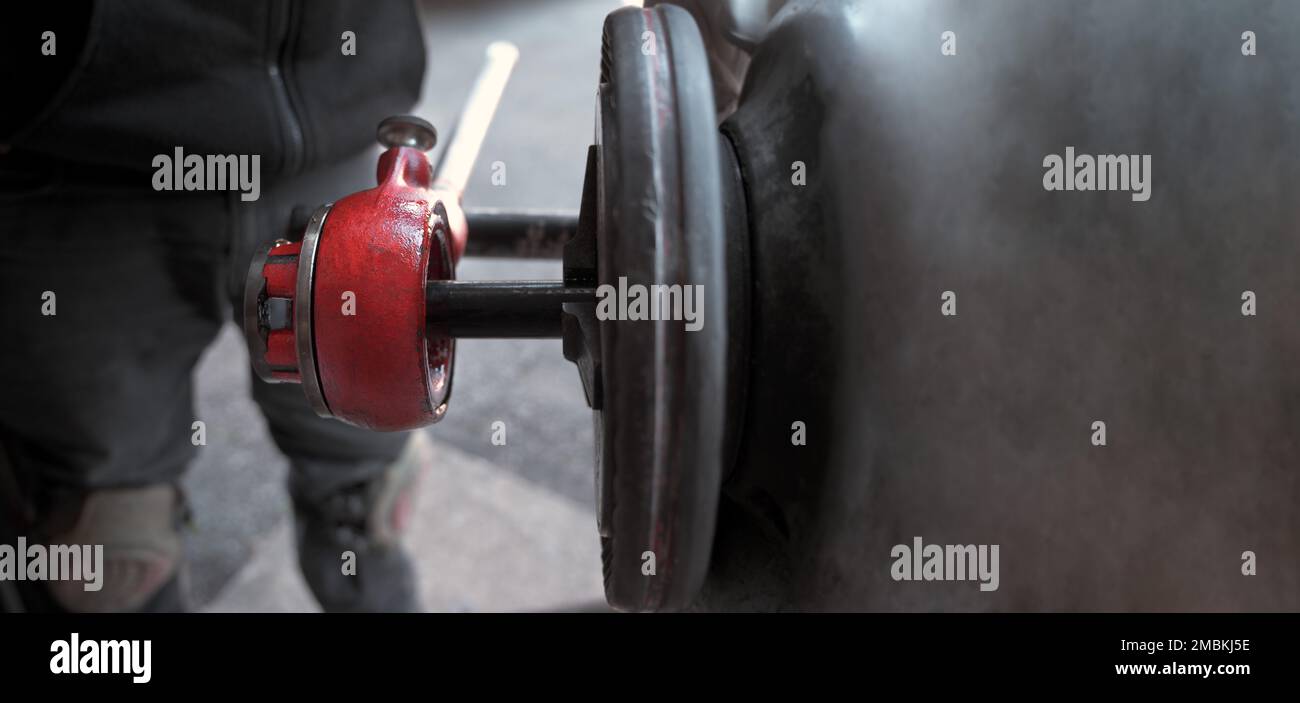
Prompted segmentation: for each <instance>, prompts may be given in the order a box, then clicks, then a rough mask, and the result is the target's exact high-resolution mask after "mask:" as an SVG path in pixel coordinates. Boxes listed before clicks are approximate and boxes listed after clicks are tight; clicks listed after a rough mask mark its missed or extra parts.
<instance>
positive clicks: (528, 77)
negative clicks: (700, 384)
mask: <svg viewBox="0 0 1300 703" xmlns="http://www.w3.org/2000/svg"><path fill="white" fill-rule="evenodd" d="M623 4H626V3H624V2H620V1H618V0H547V2H544V3H542V2H529V1H526V0H518V1H512V0H478V1H477V2H450V3H449V2H428V3H425V5H424V6H423V10H424V13H423V14H424V24H425V28H426V42H427V46H428V50H429V62H428V70H427V74H426V81H425V88H424V93H423V99H422V102H421V104H420V106H419V107H418V108H417V109H416V110H415V112H416V114H419V115H421V116H423V117H425V118H426V119H428V120H430V121H431V122H432V123H433V124H434V125H435V126H437V127H438V128H439V131H440V132H442V133H444V134H446V133H447V132H448V130H449V129H450V127H451V125H452V123H453V122H454V118H455V116H456V114H457V113H458V111H459V109H460V106H461V105H462V103H463V102H464V100H465V97H466V95H467V94H468V92H469V88H470V85H471V83H472V81H473V78H474V75H475V74H476V72H477V70H478V67H479V65H480V61H481V57H482V52H483V49H484V48H485V47H486V46H487V44H488V43H489V42H491V41H494V40H498V39H504V40H508V41H511V42H514V43H515V44H516V45H518V46H519V49H520V61H519V65H518V67H517V68H516V70H515V74H514V77H513V78H512V80H511V83H510V85H509V87H508V88H507V90H506V93H505V96H504V99H503V102H502V104H501V108H500V110H499V112H498V115H497V119H496V121H495V123H494V124H493V126H492V129H491V131H490V132H489V134H488V137H487V141H486V143H485V144H484V146H483V151H482V153H481V154H480V156H479V162H478V168H477V169H476V171H475V174H474V176H473V178H472V182H471V184H470V186H469V188H468V190H467V193H466V198H465V203H466V205H469V206H497V207H516V208H552V209H556V208H558V209H573V210H576V209H577V207H578V204H579V198H580V195H581V186H582V177H583V165H584V160H585V153H586V148H587V145H588V144H590V143H591V141H592V129H593V114H594V113H593V110H594V104H595V89H596V77H597V74H598V69H599V47H600V33H601V25H602V22H603V19H604V16H605V14H606V13H607V12H609V11H610V10H613V9H615V8H617V7H619V6H621V5H623ZM495 161H500V162H502V163H504V164H505V166H506V176H507V177H506V183H505V185H502V186H494V185H492V184H491V181H490V175H491V168H490V165H491V164H492V163H493V162H495ZM471 236H472V234H471ZM560 274H561V271H560V265H559V263H558V262H520V261H478V260H470V261H466V262H464V263H463V264H462V266H461V267H460V269H459V271H458V277H459V278H462V279H488V278H559V277H560ZM455 373H456V377H455V393H454V395H453V398H452V402H451V407H450V411H449V414H448V416H447V418H446V419H445V420H444V421H443V422H441V423H439V424H438V425H436V426H434V427H433V428H430V429H429V430H427V431H428V432H430V434H431V436H432V437H433V438H434V439H435V441H436V443H437V445H438V447H439V461H438V466H437V467H436V468H435V470H434V472H433V473H432V474H431V475H430V476H429V478H428V480H427V481H426V482H425V483H424V485H423V487H422V492H421V495H420V498H419V501H418V505H419V506H420V509H419V514H418V517H417V518H416V520H415V529H414V530H413V534H412V536H411V546H412V549H413V550H414V552H415V553H416V554H417V555H418V556H419V558H420V574H421V577H422V588H423V591H422V592H423V594H424V596H425V600H426V606H427V607H428V608H430V609H433V610H521V609H557V608H560V609H562V608H567V607H581V606H586V607H590V606H591V604H592V603H593V602H598V601H599V600H600V599H601V590H600V559H599V551H598V543H597V537H596V525H595V516H594V488H593V467H592V452H593V447H592V430H591V414H590V411H589V410H588V409H587V407H586V404H585V402H584V400H583V395H582V387H581V384H580V382H579V380H578V375H577V371H576V369H575V367H574V366H573V365H572V364H570V363H569V362H567V361H565V360H564V358H563V356H562V355H561V352H560V343H559V341H558V340H538V341H479V340H471V341H465V342H462V343H461V344H460V345H458V354H457V359H456V371H455ZM195 380H196V383H197V388H198V398H199V400H198V404H199V408H198V410H199V415H198V416H199V417H202V418H205V420H206V421H207V426H208V444H207V446H206V447H205V448H204V449H203V451H202V453H201V454H200V457H199V460H198V462H197V464H196V465H195V466H194V467H192V469H191V471H190V473H189V475H188V476H187V479H186V485H187V488H188V491H189V494H190V497H191V500H192V503H193V507H194V510H195V523H194V529H193V531H192V532H191V534H190V537H189V540H188V556H189V559H190V567H189V569H190V570H189V577H188V589H189V592H190V594H191V597H192V599H193V600H194V601H195V602H196V604H198V605H200V606H205V607H207V608H208V609H211V610H222V611H266V610H295V611H296V610H312V609H314V604H313V603H312V602H311V598H310V596H309V595H308V594H307V592H306V591H305V587H304V586H303V584H302V582H301V579H300V578H299V577H298V575H297V573H296V564H295V561H294V557H293V551H292V544H291V540H290V537H289V535H290V532H289V523H288V522H287V516H288V497H287V494H286V493H285V490H284V488H283V480H284V477H285V473H286V470H287V468H286V462H285V460H284V459H283V457H281V456H280V455H279V454H278V453H277V452H276V450H275V448H274V447H273V446H272V444H271V442H270V439H269V437H268V435H267V432H266V427H265V423H264V422H263V420H262V419H261V416H260V415H259V414H258V413H257V410H256V408H255V406H254V405H253V403H252V401H251V399H250V398H249V395H248V367H247V353H246V351H245V350H244V348H243V343H242V339H241V338H240V335H239V333H238V332H237V331H236V330H235V329H234V327H233V326H231V327H228V328H227V329H226V330H225V331H224V332H223V334H222V335H221V337H220V338H219V340H218V341H217V343H216V344H215V345H214V346H213V347H212V348H211V349H209V350H208V353H207V354H206V355H205V357H204V359H203V361H202V362H201V364H200V366H199V368H198V369H197V371H196V373H195ZM497 420H501V421H503V422H505V423H506V427H507V444H506V445H505V446H495V445H493V444H492V443H491V441H490V439H491V433H492V424H493V422H495V421H497Z"/></svg>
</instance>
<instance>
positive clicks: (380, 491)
mask: <svg viewBox="0 0 1300 703" xmlns="http://www.w3.org/2000/svg"><path fill="white" fill-rule="evenodd" d="M432 463H433V446H432V444H431V442H430V440H429V438H428V436H427V435H425V434H424V433H422V432H415V433H413V434H412V435H411V439H410V440H409V442H408V443H407V445H406V448H405V450H403V452H402V455H401V456H400V457H398V459H397V460H396V461H394V462H393V463H391V464H389V465H387V466H386V467H385V468H384V470H383V471H381V472H379V473H377V474H376V475H374V476H373V477H371V478H369V479H367V480H362V481H357V482H352V483H348V484H344V485H343V486H341V487H339V488H336V489H333V490H330V491H329V492H327V493H325V494H323V495H318V496H308V495H307V493H308V491H307V490H303V489H300V488H299V489H295V490H294V491H293V493H294V496H293V499H294V513H295V517H296V523H297V532H298V564H299V566H300V567H301V568H302V573H303V576H304V577H305V578H306V580H307V584H308V585H309V586H310V587H311V590H312V593H314V594H315V596H316V600H317V601H319V602H320V605H321V608H322V609H324V610H325V611H326V612H384V613H390V612H402V613H409V612H419V611H420V610H421V607H420V602H419V596H418V591H417V588H416V578H415V569H414V566H413V564H412V562H411V558H410V556H409V555H408V554H407V552H406V550H405V549H404V548H403V546H402V544H401V537H402V535H403V534H404V533H405V531H406V528H407V525H408V523H409V520H410V515H411V510H412V508H413V505H412V501H413V500H414V498H415V492H416V491H415V489H416V486H417V485H418V482H419V480H420V478H421V476H422V475H423V474H424V472H425V471H427V470H428V468H429V467H430V466H431V465H432Z"/></svg>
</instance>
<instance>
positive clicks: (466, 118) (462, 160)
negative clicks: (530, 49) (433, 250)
mask: <svg viewBox="0 0 1300 703" xmlns="http://www.w3.org/2000/svg"><path fill="white" fill-rule="evenodd" d="M518 60H519V49H517V48H515V45H514V44H511V43H509V42H493V43H492V44H491V45H490V46H488V48H487V62H486V63H485V64H483V70H482V71H480V72H479V74H478V79H477V80H475V81H474V87H473V88H472V89H471V90H470V94H469V101H468V102H466V104H465V110H464V111H463V112H461V113H460V119H459V121H457V122H456V126H455V128H454V129H453V131H452V134H451V139H450V140H449V141H448V142H447V147H446V148H445V149H443V151H442V156H440V157H439V158H438V165H437V166H435V167H434V169H433V187H434V188H436V189H441V190H449V191H451V192H453V193H456V194H457V195H461V194H463V193H464V192H465V185H466V184H467V183H469V175H470V172H472V171H473V170H474V161H475V160H477V159H478V151H479V148H480V147H482V146H483V138H484V137H486V136H487V130H488V126H489V125H491V124H492V116H493V115H494V114H496V111H497V105H499V104H500V103H501V94H502V93H503V92H505V89H506V82H507V81H509V80H510V72H511V71H513V70H514V67H515V62H516V61H518Z"/></svg>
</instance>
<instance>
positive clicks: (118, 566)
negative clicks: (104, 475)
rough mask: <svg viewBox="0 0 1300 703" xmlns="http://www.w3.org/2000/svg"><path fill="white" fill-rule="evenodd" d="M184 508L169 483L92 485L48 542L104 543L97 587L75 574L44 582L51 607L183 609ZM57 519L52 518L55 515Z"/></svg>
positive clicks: (109, 610) (91, 610)
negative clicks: (88, 585) (115, 486)
mask: <svg viewBox="0 0 1300 703" xmlns="http://www.w3.org/2000/svg"><path fill="white" fill-rule="evenodd" d="M185 513H186V508H185V504H184V501H183V500H182V499H181V496H180V492H179V490H178V489H177V488H176V487H175V486H173V485H171V484H154V485H149V486H141V487H136V488H118V489H103V490H95V491H91V492H90V493H87V494H86V495H85V496H84V499H83V500H82V501H81V504H80V507H79V509H78V510H77V511H76V514H75V517H73V518H72V519H71V520H68V521H67V523H68V524H66V525H63V526H59V527H55V528H54V529H51V530H50V533H51V534H50V537H49V539H48V542H47V543H48V544H54V545H90V546H92V548H93V547H94V546H95V545H102V547H103V562H102V563H101V564H98V565H96V566H97V570H99V571H100V573H99V578H98V579H97V580H98V590H94V591H89V590H86V588H85V587H84V583H83V581H80V580H59V581H51V582H49V583H48V584H47V589H48V593H49V595H50V597H51V598H52V599H53V601H54V603H55V604H56V605H55V607H56V609H60V610H65V611H68V612H74V613H119V612H182V611H185V610H188V609H189V608H188V603H187V602H186V600H185V597H184V589H182V588H181V585H180V578H179V577H180V566H181V550H182V539H181V526H182V524H183V522H184V520H185ZM56 522H57V520H56Z"/></svg>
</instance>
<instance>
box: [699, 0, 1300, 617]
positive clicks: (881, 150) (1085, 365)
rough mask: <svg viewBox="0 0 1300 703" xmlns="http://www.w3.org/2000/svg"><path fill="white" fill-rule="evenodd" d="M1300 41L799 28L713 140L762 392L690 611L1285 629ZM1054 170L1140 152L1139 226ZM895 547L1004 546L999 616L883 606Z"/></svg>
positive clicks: (885, 24)
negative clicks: (799, 426)
mask: <svg viewBox="0 0 1300 703" xmlns="http://www.w3.org/2000/svg"><path fill="white" fill-rule="evenodd" d="M1248 30H1249V31H1253V32H1255V34H1256V37H1257V54H1256V55H1254V56H1244V55H1243V54H1242V51H1241V47H1242V44H1243V39H1242V36H1241V35H1242V33H1243V32H1244V31H1248ZM945 31H952V32H954V33H955V35H956V48H957V54H956V55H955V56H945V55H943V54H942V53H941V51H940V47H941V34H942V33H943V32H945ZM1297 37H1300V4H1297V3H1294V2H1287V1H1284V0H1277V1H1273V2H1233V3H1224V2H1208V1H1207V2H1182V1H1175V0H1162V1H1157V2H1142V3H1130V2H1115V1H1092V2H1082V1H1080V2H1050V3H1049V2H1039V1H1037V0H997V1H991V2H978V3H972V2H965V1H960V0H947V1H939V0H909V1H908V2H887V1H874V0H872V1H868V0H862V1H860V2H845V1H839V2H835V1H823V2H816V1H796V2H792V3H791V4H790V6H788V7H787V8H786V9H785V10H784V11H783V12H782V14H781V15H780V17H779V21H778V24H777V25H776V26H775V28H774V29H773V30H772V31H771V33H770V34H769V35H768V36H767V37H766V39H765V40H764V41H763V43H762V44H761V46H760V47H759V49H758V51H757V53H756V55H755V57H754V61H753V63H752V65H751V67H750V71H749V75H748V77H747V81H746V88H745V92H744V94H743V96H742V99H741V103H740V107H739V110H738V111H737V113H736V114H734V115H733V116H732V117H731V118H730V119H729V120H728V121H727V122H726V123H725V124H724V125H723V133H724V134H725V135H727V137H728V138H729V139H730V140H731V142H732V144H733V145H734V147H735V151H736V154H737V160H738V162H739V166H740V170H741V173H742V175H743V179H744V187H745V191H746V198H747V202H748V220H749V237H750V241H749V248H750V261H749V264H750V302H749V316H750V327H749V350H750V364H749V368H748V382H747V389H746V395H745V397H746V398H747V400H746V401H745V404H744V406H743V407H737V408H734V409H733V411H732V412H731V415H730V417H731V421H732V422H733V423H738V427H739V437H740V446H739V451H738V457H737V459H736V461H735V464H734V466H732V467H731V468H730V470H729V474H728V476H727V479H726V481H725V483H724V484H723V491H722V501H721V507H720V510H719V515H718V521H717V534H716V538H715V540H714V546H713V550H712V557H711V565H710V569H709V573H708V578H707V581H706V583H705V585H704V588H703V591H702V593H701V595H700V597H699V598H698V599H697V601H696V607H697V608H700V609H728V610H732V609H742V610H743V609H771V608H778V609H805V610H842V609H847V610H907V611H916V610H1067V611H1070V610H1089V611H1091V610H1107V611H1110V610H1124V611H1127V610H1183V609H1194V610H1216V611H1217V610H1229V611H1232V610H1296V609H1300V432H1298V430H1300V325H1298V324H1297V311H1300V266H1298V264H1300V198H1298V197H1297V189H1298V188H1300V80H1298V79H1297V76H1300V42H1298V41H1297V40H1296V38H1297ZM1067 146H1073V147H1074V148H1075V151H1076V153H1078V154H1091V155H1096V154H1149V155H1151V157H1152V172H1151V174H1150V178H1151V191H1150V192H1151V195H1150V200H1148V201H1146V202H1134V201H1133V200H1132V199H1131V197H1130V193H1128V192H1077V191H1076V192H1048V191H1047V190H1045V189H1044V186H1043V177H1044V173H1045V168H1044V166H1043V160H1044V157H1045V156H1046V155H1048V154H1058V155H1060V154H1064V151H1065V148H1066V147H1067ZM795 161H802V162H804V164H805V165H806V174H807V183H806V185H804V186H795V185H793V184H792V181H791V176H792V163H793V162H795ZM944 291H952V292H953V293H955V294H956V311H957V314H956V315H955V316H944V315H943V314H942V313H941V305H942V303H943V300H942V299H941V295H942V294H943V292H944ZM1244 291H1252V292H1254V294H1255V295H1256V297H1257V305H1258V308H1257V315H1255V316H1245V315H1243V313H1242V305H1243V300H1242V294H1243V292H1244ZM796 421H800V422H803V423H805V424H806V428H807V429H806V433H807V443H806V445H803V446H795V445H793V444H792V441H791V437H792V427H791V426H792V423H794V422H796ZM1095 421H1103V422H1105V423H1106V433H1107V443H1106V445H1105V446H1094V444H1093V442H1092V438H1093V435H1094V431H1093V423H1094V422H1095ZM916 536H920V537H922V538H923V539H924V541H925V543H927V544H988V545H994V544H996V545H999V547H1000V565H999V570H1000V576H999V587H998V589H997V590H996V591H992V592H982V591H981V590H980V589H979V588H978V584H977V583H976V582H974V581H963V582H924V581H921V582H912V581H895V580H894V579H893V578H891V565H892V563H893V559H892V558H891V548H892V547H893V546H894V545H896V544H908V545H911V543H912V540H913V538H914V537H916ZM1245 551H1252V552H1254V553H1255V555H1256V559H1257V573H1256V575H1253V576H1247V575H1243V573H1242V568H1241V567H1242V563H1243V559H1242V554H1243V552H1245Z"/></svg>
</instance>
